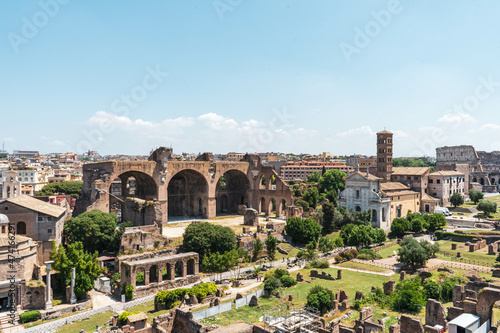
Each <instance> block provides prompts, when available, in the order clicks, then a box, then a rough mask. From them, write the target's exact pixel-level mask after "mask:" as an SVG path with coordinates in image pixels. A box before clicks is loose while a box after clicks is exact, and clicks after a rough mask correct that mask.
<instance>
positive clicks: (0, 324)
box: [0, 312, 23, 333]
mask: <svg viewBox="0 0 500 333" xmlns="http://www.w3.org/2000/svg"><path fill="white" fill-rule="evenodd" d="M10 320H11V318H10V316H9V313H8V312H2V313H0V330H1V332H2V333H4V332H17V331H21V330H22V329H23V326H21V321H20V320H19V314H18V313H17V312H16V317H15V319H14V322H15V323H16V325H12V324H11V323H9V321H10Z"/></svg>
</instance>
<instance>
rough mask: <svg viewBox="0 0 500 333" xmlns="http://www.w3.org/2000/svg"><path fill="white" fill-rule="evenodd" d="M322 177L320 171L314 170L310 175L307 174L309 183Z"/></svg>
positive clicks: (315, 181)
mask: <svg viewBox="0 0 500 333" xmlns="http://www.w3.org/2000/svg"><path fill="white" fill-rule="evenodd" d="M320 177H321V175H320V174H319V172H317V171H314V172H313V173H311V174H310V175H309V176H307V182H309V183H317V182H318V181H319V178H320Z"/></svg>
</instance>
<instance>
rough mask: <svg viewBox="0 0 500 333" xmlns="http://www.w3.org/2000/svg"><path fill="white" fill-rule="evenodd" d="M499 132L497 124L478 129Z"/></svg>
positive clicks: (499, 126)
mask: <svg viewBox="0 0 500 333" xmlns="http://www.w3.org/2000/svg"><path fill="white" fill-rule="evenodd" d="M499 130H500V125H497V124H492V123H488V124H484V125H483V126H481V127H479V129H478V131H479V132H481V131H499Z"/></svg>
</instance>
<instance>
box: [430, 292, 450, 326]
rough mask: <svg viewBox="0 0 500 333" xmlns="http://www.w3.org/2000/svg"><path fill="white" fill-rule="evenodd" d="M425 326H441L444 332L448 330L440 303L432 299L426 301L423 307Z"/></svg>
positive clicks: (444, 313)
mask: <svg viewBox="0 0 500 333" xmlns="http://www.w3.org/2000/svg"><path fill="white" fill-rule="evenodd" d="M425 324H426V325H430V326H432V327H433V326H436V325H441V326H443V327H444V329H445V331H446V330H448V322H447V321H446V312H445V310H444V306H443V304H442V303H441V302H438V301H436V300H434V299H432V298H429V299H428V300H427V306H426V307H425Z"/></svg>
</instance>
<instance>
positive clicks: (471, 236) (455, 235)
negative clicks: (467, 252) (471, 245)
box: [443, 232, 478, 239]
mask: <svg viewBox="0 0 500 333" xmlns="http://www.w3.org/2000/svg"><path fill="white" fill-rule="evenodd" d="M446 237H457V238H469V239H472V238H476V237H478V236H476V235H469V234H458V233H456V232H443V238H446Z"/></svg>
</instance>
